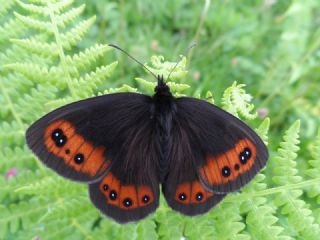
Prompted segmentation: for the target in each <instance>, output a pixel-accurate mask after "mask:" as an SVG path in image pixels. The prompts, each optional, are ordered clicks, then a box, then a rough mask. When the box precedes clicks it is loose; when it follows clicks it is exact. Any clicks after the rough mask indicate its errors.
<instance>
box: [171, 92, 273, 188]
mask: <svg viewBox="0 0 320 240" xmlns="http://www.w3.org/2000/svg"><path fill="white" fill-rule="evenodd" d="M176 104H177V109H178V111H177V117H176V118H177V121H178V122H179V123H180V125H182V126H183V128H184V129H185V132H186V134H185V135H186V137H187V138H188V139H190V140H189V142H190V143H192V144H193V145H192V150H190V153H188V154H193V155H192V156H194V157H193V159H194V165H195V166H194V167H195V168H196V169H197V172H198V177H199V179H200V181H201V183H202V184H203V186H204V187H205V188H206V189H208V190H210V191H213V192H216V193H227V192H232V191H236V190H239V189H240V188H241V187H243V186H244V185H245V184H247V183H248V182H249V181H250V180H251V179H252V178H253V177H254V176H255V175H256V174H257V173H258V171H259V170H261V169H262V168H263V167H264V166H265V164H266V162H267V159H268V150H267V148H266V146H265V144H264V143H263V141H262V140H261V139H260V137H259V136H258V135H257V134H256V133H255V132H254V131H253V130H252V129H251V128H250V127H248V126H247V125H246V124H245V123H243V122H242V121H241V120H239V119H238V118H236V117H234V116H232V115H231V114H229V113H227V112H225V111H223V110H222V109H220V108H218V107H216V106H214V105H212V104H210V103H208V102H205V101H203V100H199V99H195V98H179V99H177V100H176ZM195 152H197V154H195ZM184 157H187V156H182V158H184Z"/></svg>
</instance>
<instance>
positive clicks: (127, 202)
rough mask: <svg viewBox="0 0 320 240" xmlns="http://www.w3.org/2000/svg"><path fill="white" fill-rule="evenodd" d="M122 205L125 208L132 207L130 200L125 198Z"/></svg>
mask: <svg viewBox="0 0 320 240" xmlns="http://www.w3.org/2000/svg"><path fill="white" fill-rule="evenodd" d="M122 204H123V205H124V206H125V207H131V206H132V200H131V199H130V198H125V199H124V200H123V202H122Z"/></svg>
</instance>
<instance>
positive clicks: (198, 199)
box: [196, 192, 203, 202]
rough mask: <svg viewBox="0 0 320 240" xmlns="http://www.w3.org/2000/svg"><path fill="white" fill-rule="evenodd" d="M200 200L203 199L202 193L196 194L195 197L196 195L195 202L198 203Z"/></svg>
mask: <svg viewBox="0 0 320 240" xmlns="http://www.w3.org/2000/svg"><path fill="white" fill-rule="evenodd" d="M202 199H203V193H202V192H198V193H197V195H196V200H197V201H199V202H200V201H201V200H202Z"/></svg>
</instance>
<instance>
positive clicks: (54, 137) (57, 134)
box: [51, 128, 63, 141]
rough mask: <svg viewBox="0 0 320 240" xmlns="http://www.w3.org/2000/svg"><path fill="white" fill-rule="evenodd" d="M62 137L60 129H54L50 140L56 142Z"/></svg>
mask: <svg viewBox="0 0 320 240" xmlns="http://www.w3.org/2000/svg"><path fill="white" fill-rule="evenodd" d="M62 135H63V131H62V130H61V129H60V128H56V129H55V130H53V132H52V133H51V139H52V140H53V141H56V140H58V139H59V138H60V137H61V136H62Z"/></svg>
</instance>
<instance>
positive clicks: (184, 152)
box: [26, 76, 268, 223]
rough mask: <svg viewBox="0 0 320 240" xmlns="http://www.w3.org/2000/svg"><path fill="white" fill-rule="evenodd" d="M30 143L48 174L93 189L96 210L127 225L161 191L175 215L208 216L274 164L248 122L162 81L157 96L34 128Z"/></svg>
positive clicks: (74, 108) (125, 97)
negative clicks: (268, 164)
mask: <svg viewBox="0 0 320 240" xmlns="http://www.w3.org/2000/svg"><path fill="white" fill-rule="evenodd" d="M26 139H27V143H28V146H29V147H30V149H32V151H33V152H34V153H35V155H37V156H38V158H39V159H40V160H41V161H42V162H44V163H45V164H46V165H47V166H48V167H50V168H52V169H53V170H54V171H56V172H57V173H58V174H60V175H62V176H64V177H66V178H69V179H72V180H76V181H80V182H84V183H87V184H89V193H90V198H91V200H92V202H93V203H94V205H95V206H96V207H97V208H98V209H100V210H101V212H102V213H104V214H106V215H107V216H109V217H111V218H113V219H114V220H116V221H117V222H120V223H125V222H130V221H137V220H140V219H142V218H144V217H146V216H147V215H148V214H150V213H152V212H154V211H155V210H156V208H157V207H158V204H159V193H160V189H159V188H160V184H161V190H162V192H163V194H164V196H165V199H166V200H167V202H168V204H169V206H170V207H171V208H173V209H174V210H176V211H178V212H181V213H183V214H185V215H190V216H193V215H197V214H201V213H205V212H207V211H209V209H211V208H212V207H213V206H215V205H216V204H217V203H219V202H220V201H221V200H222V199H223V198H224V197H225V196H226V194H227V193H229V192H233V191H237V190H239V189H240V188H241V187H243V186H244V185H245V184H247V183H248V182H249V181H250V180H251V179H252V178H253V177H254V176H255V175H256V174H257V173H258V171H259V170H260V169H261V168H262V167H263V166H264V165H265V164H266V161H267V159H268V150H267V148H266V146H265V145H264V143H263V141H262V140H261V139H260V138H259V137H258V135H257V134H256V133H255V132H254V131H253V130H252V129H251V128H250V127H248V126H247V125H246V124H245V123H243V122H242V121H240V120H239V119H237V118H236V117H234V116H232V115H231V114H229V113H227V112H225V111H223V110H221V109H220V108H218V107H216V106H215V105H212V104H210V103H208V102H206V101H203V100H199V99H196V98H189V97H181V98H175V97H173V95H172V94H171V93H170V89H169V87H168V86H167V84H166V83H165V82H164V81H163V78H162V77H160V76H158V84H157V86H156V88H155V94H154V95H153V96H146V95H143V94H137V93H115V94H108V95H104V96H99V97H93V98H90V99H85V100H82V101H79V102H75V103H71V104H69V105H66V106H63V107H61V108H59V109H57V110H55V111H53V112H51V113H49V114H47V115H45V116H44V117H42V118H41V119H39V120H38V121H36V122H35V123H33V124H32V126H31V127H30V128H29V129H28V130H27V133H26Z"/></svg>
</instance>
